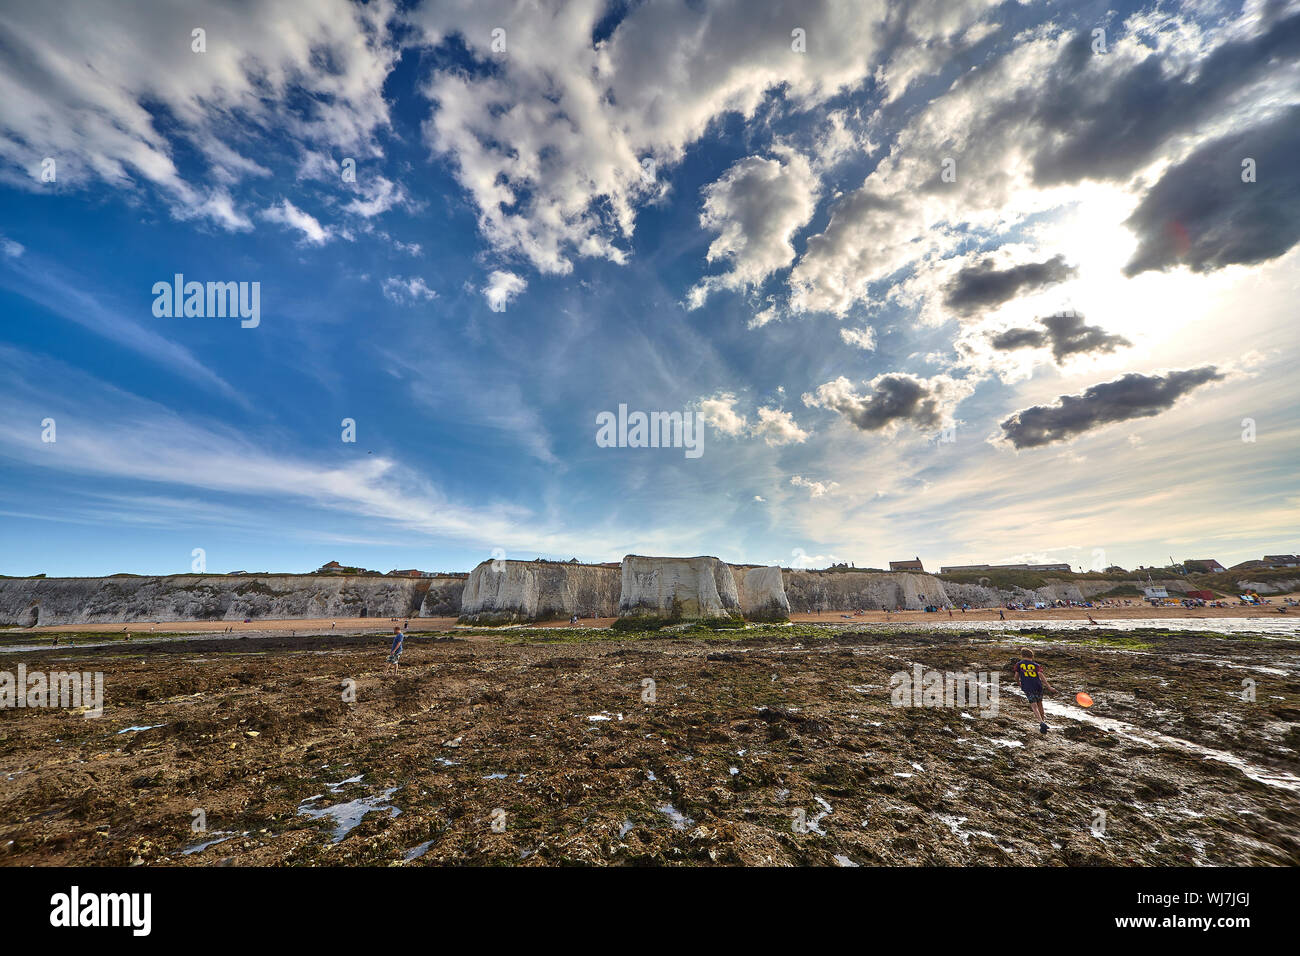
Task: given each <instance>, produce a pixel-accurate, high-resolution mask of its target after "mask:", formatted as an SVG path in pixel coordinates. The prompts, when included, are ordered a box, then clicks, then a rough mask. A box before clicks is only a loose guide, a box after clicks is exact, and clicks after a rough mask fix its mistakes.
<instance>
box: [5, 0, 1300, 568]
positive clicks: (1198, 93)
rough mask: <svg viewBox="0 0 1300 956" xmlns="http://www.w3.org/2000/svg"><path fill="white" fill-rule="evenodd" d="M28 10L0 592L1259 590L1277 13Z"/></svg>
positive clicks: (1274, 538) (1283, 43)
mask: <svg viewBox="0 0 1300 956" xmlns="http://www.w3.org/2000/svg"><path fill="white" fill-rule="evenodd" d="M61 6H62V5H61V4H58V3H53V4H42V5H28V9H23V10H18V9H14V10H9V9H6V10H5V11H4V12H3V13H0V50H3V51H4V56H3V64H2V65H0V209H2V210H3V212H2V213H0V316H2V317H3V320H2V328H3V334H2V335H0V368H3V375H2V376H0V410H2V411H0V573H4V574H26V573H36V572H47V573H50V574H65V575H76V574H103V573H111V572H115V571H134V572H140V573H180V572H187V571H189V570H190V569H191V563H192V560H193V558H192V553H193V550H194V549H196V548H201V549H202V550H203V552H204V556H205V560H206V566H207V569H208V570H211V571H218V572H219V571H227V570H236V569H241V570H284V571H306V570H310V569H312V568H314V567H316V566H317V565H319V564H321V563H324V562H325V561H327V560H330V559H338V560H341V561H344V562H345V563H349V564H358V565H363V566H367V567H372V568H377V569H380V570H388V569H389V568H401V567H420V568H424V569H428V570H465V569H468V568H469V567H472V566H473V565H474V564H475V563H477V562H478V561H480V560H483V559H485V558H487V557H488V556H490V555H491V554H492V552H493V550H494V549H501V550H502V551H504V552H505V553H506V555H507V556H510V557H523V558H531V557H534V556H545V557H554V558H565V559H567V558H569V557H573V556H576V557H578V558H580V559H583V560H616V559H618V558H619V557H621V556H622V555H623V554H625V553H629V552H637V553H658V554H700V553H704V554H717V555H719V556H721V557H723V558H726V559H728V560H732V561H755V562H780V563H783V564H786V565H792V564H793V565H805V566H820V565H824V564H827V563H830V562H831V561H853V562H855V563H857V564H858V565H859V566H864V565H865V566H875V567H880V566H885V564H886V562H887V561H889V560H890V559H899V558H904V557H911V556H913V555H917V554H919V555H920V556H921V557H922V558H923V559H924V560H925V561H926V563H927V567H930V566H936V567H937V566H938V565H939V564H941V563H971V562H976V561H1011V560H1051V561H1068V562H1070V563H1071V564H1072V565H1074V566H1082V567H1093V566H1104V565H1105V564H1109V563H1118V564H1121V565H1125V566H1129V567H1131V566H1134V565H1137V564H1139V563H1156V562H1163V561H1165V560H1166V559H1167V558H1168V557H1169V556H1170V555H1172V556H1173V557H1174V558H1175V559H1183V558H1190V557H1216V558H1218V559H1219V560H1221V561H1223V562H1224V563H1225V564H1230V563H1235V562H1236V561H1240V560H1244V559H1246V558H1249V557H1255V556H1258V555H1259V554H1261V553H1263V552H1270V553H1274V552H1283V551H1285V552H1293V551H1296V550H1297V544H1298V543H1300V542H1298V541H1297V538H1298V536H1300V517H1298V516H1300V507H1297V504H1298V503H1300V502H1298V501H1297V498H1298V495H1297V489H1296V481H1295V472H1296V464H1297V456H1296V452H1295V449H1296V447H1297V438H1300V424H1298V422H1297V416H1296V411H1295V409H1296V408H1297V407H1298V403H1300V394H1297V393H1298V392H1300V386H1298V385H1297V376H1295V374H1294V368H1295V362H1296V359H1297V358H1298V357H1300V356H1298V354H1297V352H1298V351H1300V349H1298V343H1297V332H1296V326H1295V322H1294V302H1295V300H1296V294H1297V292H1300V289H1298V288H1297V286H1298V285H1300V282H1298V281H1297V275H1298V273H1297V269H1296V264H1297V255H1298V254H1297V252H1296V244H1297V241H1298V240H1300V236H1298V235H1297V226H1296V223H1297V222H1300V183H1298V182H1297V175H1296V171H1295V167H1294V161H1293V157H1294V155H1295V153H1294V148H1296V147H1297V146H1300V143H1297V142H1296V139H1297V136H1298V135H1300V134H1298V133H1297V129H1300V124H1298V123H1297V122H1295V119H1296V115H1297V114H1296V112H1295V111H1296V109H1297V105H1298V104H1300V67H1298V66H1297V64H1300V56H1298V55H1297V54H1298V53H1300V42H1298V41H1297V37H1298V36H1300V29H1298V28H1297V24H1298V23H1300V13H1298V12H1297V8H1296V5H1295V4H1252V3H1248V4H1245V5H1240V4H1215V3H1198V4H1190V5H1188V4H1184V5H1179V6H1161V5H1150V4H1136V5H1126V6H1124V7H1122V8H1120V9H1118V11H1115V10H1112V9H1111V7H1110V6H1109V5H1107V4H1082V5H1079V4H1069V5H1059V4H1034V3H1028V4H1023V5H1022V4H1019V3H1004V4H992V3H975V2H966V3H944V4H938V3H936V4H924V3H922V4H908V5H895V4H884V3H882V4H878V5H877V4H863V3H843V4H840V3H830V2H827V3H821V4H795V3H789V4H784V5H783V4H780V3H772V4H764V5H761V6H760V7H756V6H754V5H752V4H750V5H745V4H741V3H702V4H701V3H690V4H686V3H672V2H667V0H664V2H653V0H646V2H642V3H632V4H603V3H597V2H594V0H587V2H577V3H572V4H566V5H563V6H562V7H559V6H552V5H541V6H534V5H530V4H495V3H470V2H464V3H439V4H393V3H389V2H372V3H368V4H364V5H362V4H353V3H349V2H346V0H314V2H310V3H297V4H288V3H280V2H268V3H265V4H258V5H256V7H255V9H251V10H250V9H246V8H245V7H244V6H243V5H226V4H206V5H204V4H185V3H171V4H150V3H135V4H119V5H113V4H110V5H107V6H106V7H104V8H103V9H102V10H101V11H99V12H98V13H97V14H96V17H95V18H91V17H86V16H78V17H73V16H70V15H69V14H68V11H67V10H64V9H61ZM290 13H291V14H292V15H291V16H290ZM195 29H202V30H203V31H204V33H203V35H202V40H203V43H202V46H203V49H202V50H201V51H200V50H196V49H195V44H196V42H197V41H196V40H195V37H194V33H193V31H194V30H195ZM1097 30H1101V31H1103V32H1102V34H1101V36H1100V46H1099V37H1098V34H1097V33H1095V32H1094V31H1097ZM495 31H503V32H501V33H497V32H495ZM800 46H802V49H798V47H800ZM1286 157H1292V159H1290V160H1287V159H1286ZM1244 158H1250V159H1251V160H1252V161H1253V162H1254V165H1255V170H1254V177H1255V178H1254V179H1253V180H1252V181H1251V182H1249V183H1247V182H1244V181H1243V180H1242V174H1241V171H1242V169H1243V167H1242V161H1243V159H1244ZM348 159H352V160H354V162H355V170H356V177H355V182H352V181H348V180H346V179H345V178H344V176H343V174H342V171H343V168H344V163H345V160H348ZM949 160H951V161H952V167H951V168H952V171H953V172H954V173H955V176H954V177H953V179H952V181H948V180H946V179H945V178H944V175H943V174H944V170H945V168H946V167H945V163H946V162H947V161H949ZM50 161H52V168H53V170H54V177H53V181H50V179H49V176H48V173H47V170H48V169H50V168H51V164H50ZM176 273H182V274H184V276H185V277H186V279H187V280H194V281H199V282H209V281H214V282H216V281H220V282H226V281H233V282H247V283H252V282H257V283H259V284H260V307H261V313H260V322H259V323H258V324H257V326H256V327H255V328H241V325H240V322H239V320H238V319H237V318H229V317H199V316H189V317H158V316H155V314H154V311H153V304H154V294H153V291H152V290H153V287H154V284H155V283H158V282H170V281H171V280H172V277H173V275H175V274H176ZM494 306H495V308H494ZM620 404H624V405H626V406H628V408H629V409H631V410H643V411H645V412H651V411H674V410H675V411H689V412H691V413H692V415H698V416H703V417H704V419H705V421H706V422H707V425H706V427H705V432H704V435H705V437H704V453H703V455H702V456H701V457H699V458H697V459H691V458H688V457H686V456H685V455H684V454H683V451H682V449H680V448H603V447H599V446H598V445H597V443H596V441H595V436H596V416H597V415H598V414H599V413H601V412H603V411H616V410H617V409H618V407H619V405H620ZM47 419H52V420H53V421H54V423H55V424H54V428H55V431H54V436H53V437H54V438H55V440H54V441H48V440H43V436H45V437H46V438H48V437H50V436H49V434H48V428H47V427H46V426H45V425H43V422H45V421H46V420H47ZM344 419H352V420H354V421H355V423H356V441H355V442H354V443H350V442H345V441H343V440H341V436H342V433H343V426H342V422H343V420H344ZM1243 435H1245V437H1247V438H1248V439H1249V440H1243Z"/></svg>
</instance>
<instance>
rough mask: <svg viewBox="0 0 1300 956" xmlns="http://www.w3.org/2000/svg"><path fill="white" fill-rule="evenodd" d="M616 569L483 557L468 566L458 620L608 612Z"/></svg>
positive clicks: (612, 609) (614, 602)
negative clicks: (471, 568)
mask: <svg viewBox="0 0 1300 956" xmlns="http://www.w3.org/2000/svg"><path fill="white" fill-rule="evenodd" d="M618 594H619V569H618V568H604V567H599V566H597V565H591V564H555V563H550V562H544V561H484V562H483V563H482V564H480V565H479V566H478V567H476V568H475V569H474V570H473V571H471V572H470V575H469V581H468V582H467V583H466V585H465V593H464V596H463V597H462V599H461V606H460V612H461V620H463V621H466V622H469V623H476V624H497V623H504V622H507V621H539V620H547V619H551V618H567V617H569V616H571V615H573V614H577V615H579V616H580V617H613V616H614V615H615V614H617V613H618Z"/></svg>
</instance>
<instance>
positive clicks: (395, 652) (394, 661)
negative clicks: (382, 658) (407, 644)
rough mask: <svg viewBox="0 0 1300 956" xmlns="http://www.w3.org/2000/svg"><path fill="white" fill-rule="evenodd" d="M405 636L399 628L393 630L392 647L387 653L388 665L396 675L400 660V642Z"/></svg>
mask: <svg viewBox="0 0 1300 956" xmlns="http://www.w3.org/2000/svg"><path fill="white" fill-rule="evenodd" d="M405 639H406V635H405V634H403V633H402V629H401V628H400V627H395V628H393V646H392V649H391V650H389V652H388V663H389V664H390V665H391V666H392V670H393V673H394V674H396V673H397V666H398V661H400V660H401V659H402V642H403V641H404V640H405Z"/></svg>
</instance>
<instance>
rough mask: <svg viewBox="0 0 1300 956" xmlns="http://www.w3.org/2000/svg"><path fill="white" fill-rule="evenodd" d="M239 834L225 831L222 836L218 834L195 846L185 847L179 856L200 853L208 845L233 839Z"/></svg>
mask: <svg viewBox="0 0 1300 956" xmlns="http://www.w3.org/2000/svg"><path fill="white" fill-rule="evenodd" d="M237 836H240V834H238V833H227V834H225V835H224V836H221V835H218V836H217V838H216V839H215V840H208V841H207V842H206V843H200V844H198V845H197V846H191V847H186V848H185V849H184V850H181V856H189V855H190V854H192V853H202V852H203V851H204V850H206V849H207V848H208V847H210V846H216V845H217V844H218V843H225V842H226V841H227V840H233V839H234V838H235V837H237Z"/></svg>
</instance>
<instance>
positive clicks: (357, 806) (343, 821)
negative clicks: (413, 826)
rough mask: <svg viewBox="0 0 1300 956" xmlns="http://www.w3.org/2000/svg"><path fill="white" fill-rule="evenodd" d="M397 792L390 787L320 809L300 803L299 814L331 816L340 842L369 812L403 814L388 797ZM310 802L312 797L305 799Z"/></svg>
mask: <svg viewBox="0 0 1300 956" xmlns="http://www.w3.org/2000/svg"><path fill="white" fill-rule="evenodd" d="M358 779H359V778H358ZM396 792H397V788H396V787H389V788H388V789H387V790H385V791H383V792H382V793H380V794H377V795H376V796H373V797H358V798H357V799H356V800H349V801H348V802H347V803H338V804H335V805H334V806H332V807H321V808H319V809H317V808H315V807H307V806H301V805H300V806H299V807H298V815H299V816H304V817H311V818H312V819H313V820H319V819H320V818H321V817H331V818H332V819H333V820H334V842H335V843H338V842H339V841H340V840H342V839H343V838H344V837H345V836H347V835H348V834H349V833H351V832H352V831H353V830H354V829H355V828H356V827H357V825H358V824H359V823H360V822H361V820H362V818H363V817H365V815H366V814H367V813H373V812H375V811H379V810H387V811H388V815H389V817H397V816H401V814H402V811H401V810H399V809H398V808H397V807H394V806H391V805H389V804H388V802H387V801H388V798H389V797H391V796H392V795H393V794H394V793H396ZM312 799H315V798H312ZM310 802H311V800H310V799H309V800H304V801H303V803H304V804H305V803H310Z"/></svg>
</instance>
